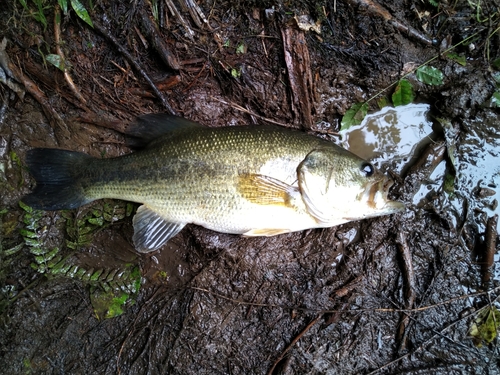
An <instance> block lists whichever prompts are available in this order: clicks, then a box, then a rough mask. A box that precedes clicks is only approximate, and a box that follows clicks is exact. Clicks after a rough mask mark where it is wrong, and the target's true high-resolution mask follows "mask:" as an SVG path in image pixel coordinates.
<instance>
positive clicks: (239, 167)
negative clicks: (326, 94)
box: [24, 114, 402, 252]
mask: <svg viewBox="0 0 500 375" xmlns="http://www.w3.org/2000/svg"><path fill="white" fill-rule="evenodd" d="M136 126H137V127H138V128H137V129H132V133H133V134H134V135H135V136H138V137H142V141H143V143H144V144H146V145H147V146H146V147H145V148H144V149H142V150H140V151H138V152H134V153H131V154H128V155H125V156H121V157H118V158H110V159H96V158H91V157H89V156H87V155H85V154H81V153H76V152H70V151H64V150H51V149H34V150H31V151H30V152H29V153H28V158H27V163H28V166H29V168H30V170H31V171H32V174H33V176H34V177H35V179H36V180H37V187H36V189H35V191H34V192H33V193H32V194H30V195H28V196H27V197H25V198H24V201H25V203H27V204H30V205H31V206H33V207H35V208H41V209H62V208H74V207H78V206H80V205H83V204H85V203H88V202H91V201H93V200H96V199H102V198H117V199H123V200H128V201H133V202H138V203H142V204H143V206H141V207H140V208H139V210H138V212H137V214H136V216H135V217H134V231H135V234H134V243H135V246H136V248H137V249H138V250H139V251H142V252H147V251H152V250H155V249H157V248H158V247H159V246H161V245H162V244H164V243H165V242H166V241H168V239H170V238H171V237H173V236H174V235H175V234H177V233H178V232H179V231H180V230H181V229H182V227H184V225H186V224H187V223H194V224H198V225H202V226H204V227H206V228H209V229H212V230H216V231H219V232H225V233H234V234H245V235H249V236H253V235H275V234H279V233H287V232H292V231H297V230H302V229H308V228H319V227H328V226H332V225H337V224H340V223H344V222H346V221H350V220H354V219H360V218H365V217H373V216H379V215H384V214H388V213H392V212H397V211H399V210H401V209H402V204H401V203H398V202H391V201H388V200H387V190H388V188H389V187H390V185H391V184H392V182H389V179H388V178H387V177H386V176H384V175H382V174H381V173H380V172H378V171H377V170H375V168H373V166H371V165H370V164H369V163H367V162H366V161H364V160H363V159H361V158H359V157H357V156H356V155H354V154H351V153H349V152H348V151H346V150H344V149H342V148H341V147H339V146H337V145H335V144H333V143H330V142H328V141H326V140H323V139H320V138H317V137H314V136H311V135H308V134H305V133H302V132H298V131H292V130H289V129H285V128H280V127H276V126H239V127H223V128H209V127H204V126H201V125H199V124H197V123H194V122H190V121H189V120H185V119H181V118H177V117H175V116H168V115H162V114H154V115H146V116H141V117H140V118H139V119H138V122H137V125H136ZM47 170H49V171H50V175H49V174H47V173H46V172H44V171H47ZM54 177H56V178H54ZM57 185H59V186H57ZM374 187H375V188H374ZM56 188H57V190H59V192H61V191H63V192H64V194H61V193H59V197H56V196H54V190H56Z"/></svg>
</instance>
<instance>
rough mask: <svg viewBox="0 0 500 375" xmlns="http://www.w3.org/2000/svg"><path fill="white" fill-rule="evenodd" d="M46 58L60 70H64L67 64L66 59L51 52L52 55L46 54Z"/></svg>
mask: <svg viewBox="0 0 500 375" xmlns="http://www.w3.org/2000/svg"><path fill="white" fill-rule="evenodd" d="M45 60H47V61H48V62H49V63H51V64H52V65H54V66H55V67H56V68H57V69H59V70H60V71H62V72H64V70H65V64H64V60H63V59H61V56H59V55H55V54H52V53H51V54H50V55H47V56H45Z"/></svg>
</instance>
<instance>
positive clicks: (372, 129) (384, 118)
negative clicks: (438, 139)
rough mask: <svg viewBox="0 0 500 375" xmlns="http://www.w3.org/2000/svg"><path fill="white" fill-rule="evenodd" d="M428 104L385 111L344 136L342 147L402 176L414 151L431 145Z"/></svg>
mask: <svg viewBox="0 0 500 375" xmlns="http://www.w3.org/2000/svg"><path fill="white" fill-rule="evenodd" d="M428 112H429V105H428V104H409V105H406V106H401V107H396V108H392V107H386V108H384V109H382V110H381V111H379V112H377V113H374V114H372V115H368V116H366V118H365V119H364V121H363V122H362V123H361V124H360V125H357V126H353V127H351V128H350V129H348V130H347V131H345V132H343V133H342V145H343V146H344V147H345V148H347V149H349V150H350V151H352V152H354V153H355V154H357V155H359V156H361V157H362V158H364V159H369V160H371V161H372V163H374V164H375V165H376V166H377V167H379V168H381V169H385V168H384V166H386V165H387V164H390V168H391V169H392V170H393V171H395V172H396V173H400V172H401V170H402V168H403V167H404V164H406V162H407V161H408V159H409V158H410V157H411V155H412V154H413V152H414V150H415V148H416V147H417V146H418V145H421V144H422V143H427V142H429V141H430V138H429V136H431V135H432V134H433V129H432V122H431V121H429V119H428V118H427V114H428Z"/></svg>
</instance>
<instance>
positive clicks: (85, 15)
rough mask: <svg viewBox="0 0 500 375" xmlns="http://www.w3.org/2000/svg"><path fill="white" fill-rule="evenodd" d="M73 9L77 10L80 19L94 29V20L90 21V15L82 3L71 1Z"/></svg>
mask: <svg viewBox="0 0 500 375" xmlns="http://www.w3.org/2000/svg"><path fill="white" fill-rule="evenodd" d="M71 7H72V8H73V9H74V10H75V12H76V14H77V15H78V17H80V18H81V19H82V20H84V21H85V22H87V24H88V25H89V26H90V27H94V25H93V24H92V20H91V19H90V16H89V13H88V12H87V9H85V7H84V6H83V4H82V3H80V1H79V0H71Z"/></svg>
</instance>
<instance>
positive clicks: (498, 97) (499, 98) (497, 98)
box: [491, 91, 500, 107]
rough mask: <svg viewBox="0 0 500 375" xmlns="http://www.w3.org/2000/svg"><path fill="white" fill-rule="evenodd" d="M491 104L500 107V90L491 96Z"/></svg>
mask: <svg viewBox="0 0 500 375" xmlns="http://www.w3.org/2000/svg"><path fill="white" fill-rule="evenodd" d="M491 106H492V107H500V92H498V91H495V92H494V93H493V95H492V96H491Z"/></svg>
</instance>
